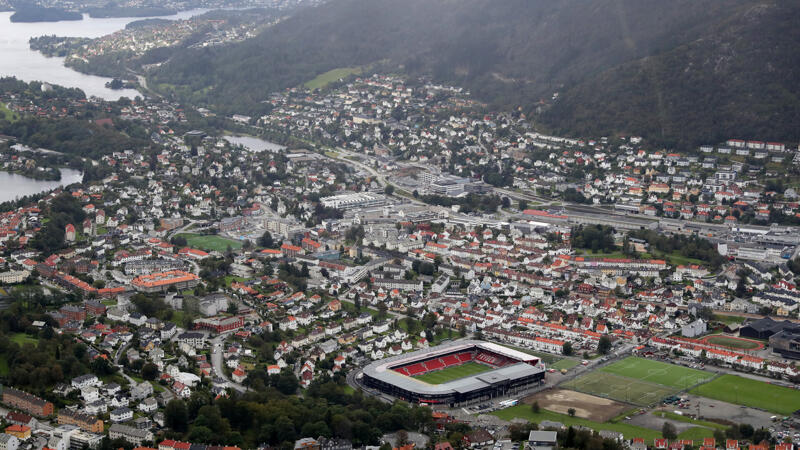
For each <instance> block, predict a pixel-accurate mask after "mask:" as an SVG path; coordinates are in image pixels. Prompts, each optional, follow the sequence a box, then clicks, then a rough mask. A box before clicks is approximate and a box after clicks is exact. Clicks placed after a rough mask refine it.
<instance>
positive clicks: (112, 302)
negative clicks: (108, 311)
mask: <svg viewBox="0 0 800 450" xmlns="http://www.w3.org/2000/svg"><path fill="white" fill-rule="evenodd" d="M100 303H102V304H104V305H106V306H108V307H111V306H117V299H115V298H105V299H103V300H100Z"/></svg>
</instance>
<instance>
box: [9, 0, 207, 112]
mask: <svg viewBox="0 0 800 450" xmlns="http://www.w3.org/2000/svg"><path fill="white" fill-rule="evenodd" d="M206 11H208V10H206V9H193V10H188V11H183V12H180V13H178V14H175V15H172V16H163V17H161V18H163V19H173V20H178V19H188V18H190V17H192V16H196V15H198V14H203V13H204V12H206ZM12 14H13V13H12V12H2V13H0V77H1V76H15V77H17V78H19V79H21V80H24V81H44V82H47V83H50V84H58V85H61V86H65V87H77V88H80V89H83V91H84V92H85V93H86V95H87V96H96V97H100V98H103V99H106V100H116V99H118V98H120V97H128V98H133V97H135V96H137V95H139V92H138V91H136V90H135V89H122V90H113V89H109V88H107V87H105V84H106V82H108V81H110V78H105V77H97V76H93V75H86V74H82V73H80V72H76V71H74V70H72V69H70V68H68V67H64V58H57V57H53V58H48V57H46V56H44V55H42V54H41V53H39V52H37V51H34V50H31V48H30V46H29V44H28V40H29V39H30V38H32V37H37V36H43V35H56V36H66V37H89V38H95V37H100V36H105V35H107V34H111V33H113V32H115V31H119V30H122V29H124V28H125V25H127V24H128V23H130V22H133V21H136V20H142V19H146V17H136V18H131V17H121V18H108V19H95V18H91V17H89V16H88V15H86V14H84V16H83V20H70V21H61V22H34V23H19V22H17V23H14V22H11V20H10V19H11V15H12Z"/></svg>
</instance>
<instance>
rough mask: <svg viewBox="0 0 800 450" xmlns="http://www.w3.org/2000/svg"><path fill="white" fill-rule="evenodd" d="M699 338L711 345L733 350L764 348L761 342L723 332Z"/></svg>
mask: <svg viewBox="0 0 800 450" xmlns="http://www.w3.org/2000/svg"><path fill="white" fill-rule="evenodd" d="M701 340H702V341H704V342H706V343H708V344H711V345H719V346H721V347H727V348H731V349H734V350H761V349H763V348H764V344H763V343H761V342H758V341H753V340H751V339H744V338H740V337H736V336H727V335H724V334H713V335H711V336H706V337H704V338H702V339H701Z"/></svg>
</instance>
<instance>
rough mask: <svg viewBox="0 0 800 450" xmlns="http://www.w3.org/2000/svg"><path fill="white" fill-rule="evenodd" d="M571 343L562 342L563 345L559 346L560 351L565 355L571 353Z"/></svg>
mask: <svg viewBox="0 0 800 450" xmlns="http://www.w3.org/2000/svg"><path fill="white" fill-rule="evenodd" d="M572 352H573V350H572V343H571V342H564V345H563V346H561V353H563V354H565V355H566V356H570V355H572Z"/></svg>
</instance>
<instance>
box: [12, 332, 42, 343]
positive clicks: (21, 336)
mask: <svg viewBox="0 0 800 450" xmlns="http://www.w3.org/2000/svg"><path fill="white" fill-rule="evenodd" d="M10 339H11V342H15V343H17V344H19V345H25V344H33V345H36V344H38V343H39V339H38V338H35V337H33V336H28V335H27V334H25V333H14V334H12V335H11V338H10Z"/></svg>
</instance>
